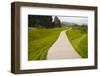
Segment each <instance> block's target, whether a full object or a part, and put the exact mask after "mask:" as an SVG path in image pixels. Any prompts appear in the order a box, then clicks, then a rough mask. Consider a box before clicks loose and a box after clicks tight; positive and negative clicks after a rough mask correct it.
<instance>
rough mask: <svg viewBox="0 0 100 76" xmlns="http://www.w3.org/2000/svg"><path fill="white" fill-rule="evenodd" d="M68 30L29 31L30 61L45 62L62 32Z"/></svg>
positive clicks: (30, 29)
mask: <svg viewBox="0 0 100 76" xmlns="http://www.w3.org/2000/svg"><path fill="white" fill-rule="evenodd" d="M66 29H67V28H52V29H51V28H49V29H45V28H32V27H31V28H30V27H29V29H28V60H44V59H46V55H47V52H48V49H49V48H50V47H51V46H52V44H53V43H54V42H55V41H56V40H57V38H58V36H59V34H60V32H61V31H62V30H66Z"/></svg>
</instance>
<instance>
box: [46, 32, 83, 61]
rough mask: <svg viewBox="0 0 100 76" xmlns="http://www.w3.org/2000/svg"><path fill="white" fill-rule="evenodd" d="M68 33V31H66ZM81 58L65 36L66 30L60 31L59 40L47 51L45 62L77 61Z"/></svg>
mask: <svg viewBox="0 0 100 76" xmlns="http://www.w3.org/2000/svg"><path fill="white" fill-rule="evenodd" d="M67 31H68V30H67ZM78 58H81V57H80V55H79V54H78V53H77V52H76V51H75V49H74V48H73V47H72V45H71V43H70V41H69V40H68V37H67V35H66V30H64V31H62V32H61V33H60V35H59V38H58V39H57V40H56V42H55V43H54V44H53V45H52V47H51V48H50V49H49V50H48V54H47V60H52V59H78Z"/></svg>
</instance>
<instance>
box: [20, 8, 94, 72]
mask: <svg viewBox="0 0 100 76" xmlns="http://www.w3.org/2000/svg"><path fill="white" fill-rule="evenodd" d="M28 14H33V15H58V16H85V17H88V58H87V59H72V60H71V59H68V60H46V61H45V60H44V61H28ZM20 20H21V21H20V32H21V34H20V44H21V45H20V64H21V65H20V69H21V70H25V69H43V68H59V67H75V66H88V65H94V11H88V10H87V11H86V10H75V9H55V8H41V7H21V8H20Z"/></svg>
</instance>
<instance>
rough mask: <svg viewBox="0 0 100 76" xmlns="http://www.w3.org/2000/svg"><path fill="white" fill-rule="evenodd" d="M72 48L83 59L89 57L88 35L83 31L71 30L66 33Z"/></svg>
mask: <svg viewBox="0 0 100 76" xmlns="http://www.w3.org/2000/svg"><path fill="white" fill-rule="evenodd" d="M66 34H67V36H68V38H69V40H70V42H71V43H72V46H73V47H74V48H75V50H76V51H77V52H78V53H79V54H80V56H81V57H82V58H87V57H88V34H87V33H86V32H82V30H76V29H71V30H69V31H67V32H66Z"/></svg>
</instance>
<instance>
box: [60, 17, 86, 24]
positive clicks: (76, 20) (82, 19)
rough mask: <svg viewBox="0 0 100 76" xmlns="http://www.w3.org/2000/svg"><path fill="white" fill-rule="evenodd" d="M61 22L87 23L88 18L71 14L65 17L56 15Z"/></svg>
mask: <svg viewBox="0 0 100 76" xmlns="http://www.w3.org/2000/svg"><path fill="white" fill-rule="evenodd" d="M58 18H59V19H60V21H61V22H72V23H78V24H88V18H87V17H74V16H73V17H72V16H66V17H60V16H58Z"/></svg>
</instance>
